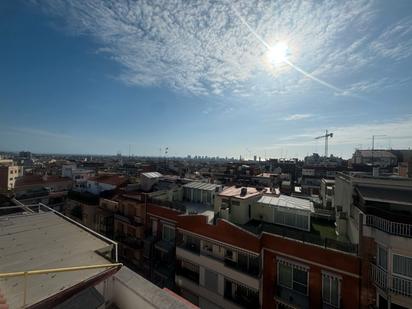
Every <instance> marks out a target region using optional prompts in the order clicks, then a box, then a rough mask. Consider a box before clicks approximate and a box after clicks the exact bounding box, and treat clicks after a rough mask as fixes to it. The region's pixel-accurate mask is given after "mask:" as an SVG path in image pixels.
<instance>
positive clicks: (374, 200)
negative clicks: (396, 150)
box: [335, 173, 412, 309]
mask: <svg viewBox="0 0 412 309" xmlns="http://www.w3.org/2000/svg"><path fill="white" fill-rule="evenodd" d="M335 205H336V207H337V210H338V211H339V217H340V218H341V219H340V220H339V221H338V228H339V231H340V232H341V233H345V235H346V236H347V237H348V238H349V239H351V241H352V242H354V243H358V244H359V247H360V253H361V257H362V259H363V261H364V265H363V268H365V271H368V272H369V273H370V278H369V280H370V283H371V284H372V285H373V286H374V288H375V290H374V291H372V293H371V295H370V297H371V300H372V302H373V303H374V304H375V306H377V307H378V308H385V309H386V308H398V309H400V308H411V307H412V210H411V209H412V208H411V207H412V179H408V178H401V177H373V176H370V175H366V174H359V173H358V174H353V175H347V174H339V175H338V176H337V177H336V186H335Z"/></svg>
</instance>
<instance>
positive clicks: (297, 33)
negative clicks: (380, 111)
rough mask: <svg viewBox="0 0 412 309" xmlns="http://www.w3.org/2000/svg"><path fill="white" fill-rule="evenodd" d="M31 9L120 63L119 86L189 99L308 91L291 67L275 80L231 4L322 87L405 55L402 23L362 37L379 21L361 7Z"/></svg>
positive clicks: (407, 44)
mask: <svg viewBox="0 0 412 309" xmlns="http://www.w3.org/2000/svg"><path fill="white" fill-rule="evenodd" d="M38 3H39V5H40V6H42V7H43V8H44V10H45V11H46V12H48V13H50V14H52V15H56V16H60V17H62V18H64V19H65V20H66V21H67V24H68V27H69V29H70V30H71V31H72V32H73V33H75V34H86V35H90V36H92V37H93V38H94V39H95V40H96V41H97V42H98V43H99V44H100V45H101V48H100V49H99V50H98V51H97V52H98V53H106V54H108V55H109V56H110V57H111V58H113V59H114V60H115V61H117V62H118V63H120V64H121V65H122V67H123V70H122V73H121V76H119V78H120V80H122V81H124V82H125V83H127V84H129V85H140V86H149V85H156V86H157V85H167V86H168V87H170V88H173V89H177V90H184V91H187V92H189V93H194V94H217V95H219V94H222V93H224V92H226V91H230V92H232V93H235V94H237V95H240V96H248V95H250V94H251V93H253V94H265V95H283V94H287V93H290V92H293V93H295V92H304V91H305V90H307V89H309V88H310V87H313V85H316V84H314V82H313V81H310V80H308V79H307V78H305V77H304V76H302V75H301V74H300V73H298V72H296V71H293V70H291V69H289V70H286V71H285V72H282V73H278V72H277V71H276V70H275V71H274V70H273V68H271V67H269V66H268V64H266V63H265V48H264V47H263V46H262V45H261V43H260V42H258V41H257V40H256V38H255V37H254V36H253V35H252V34H251V33H250V31H249V30H248V29H247V28H246V27H244V25H242V23H241V22H240V20H239V19H238V17H236V14H235V13H234V10H233V6H235V7H236V10H238V11H239V13H240V14H241V15H242V16H243V17H244V18H245V19H246V20H247V22H248V23H250V25H251V26H252V27H253V28H254V29H255V30H256V32H257V33H259V35H261V36H262V37H263V38H264V40H265V41H267V42H269V43H271V44H273V43H274V42H276V41H277V40H285V41H287V42H288V44H289V46H290V48H291V50H292V56H291V57H292V59H291V60H292V61H293V62H295V63H296V64H298V65H299V66H300V67H302V68H304V69H305V70H307V71H309V72H312V73H314V74H315V75H316V76H318V77H320V78H322V79H323V80H327V81H329V79H331V78H334V77H336V76H340V77H342V76H352V75H353V72H354V71H356V70H360V69H362V68H364V67H365V66H367V65H370V64H371V63H376V62H378V60H379V59H381V58H391V59H397V60H402V59H405V58H407V57H409V56H410V54H411V50H412V48H411V42H412V35H411V33H410V29H411V28H410V24H411V22H410V21H409V20H408V19H405V20H400V21H399V22H398V23H396V24H394V25H388V26H387V28H386V29H384V30H383V31H382V33H379V34H378V35H377V36H372V35H371V33H370V29H371V28H373V22H374V21H376V20H379V13H377V12H376V11H375V10H374V9H373V3H371V2H369V1H358V0H354V1H324V2H317V1H314V2H309V1H293V2H289V1H284V2H281V1H257V0H256V1H240V2H237V3H234V2H231V1H227V2H219V1H217V2H209V1H183V0H175V1H165V2H164V3H162V4H160V3H159V2H156V1H152V0H141V1H136V2H132V1H113V2H104V1H100V0H89V1H85V0H67V1H63V0H50V1H47V2H46V1H38ZM383 13H384V12H382V13H380V14H383ZM354 29H355V30H356V31H354ZM262 79H264V80H265V82H262ZM355 82H359V83H362V82H368V81H355ZM252 85H257V86H256V87H255V88H252ZM316 86H318V85H316ZM339 86H340V88H344V87H342V86H345V85H339Z"/></svg>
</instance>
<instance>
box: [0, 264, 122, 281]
mask: <svg viewBox="0 0 412 309" xmlns="http://www.w3.org/2000/svg"><path fill="white" fill-rule="evenodd" d="M118 266H123V264H122V263H109V264H96V265H86V266H72V267H61V268H47V269H36V270H27V271H16V272H9V273H0V278H10V277H21V276H30V275H44V274H49V273H61V272H66V271H77V270H86V269H97V268H108V267H118Z"/></svg>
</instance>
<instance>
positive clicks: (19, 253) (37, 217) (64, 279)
mask: <svg viewBox="0 0 412 309" xmlns="http://www.w3.org/2000/svg"><path fill="white" fill-rule="evenodd" d="M109 246H110V244H109V243H107V242H105V241H103V240H101V239H99V238H97V237H95V236H93V235H92V234H91V233H89V232H87V231H86V230H84V229H83V228H81V227H80V226H77V225H75V224H73V223H70V222H69V221H66V220H65V219H63V218H62V217H60V216H58V215H56V214H54V213H53V212H43V213H25V214H17V215H8V216H1V217H0V252H2V254H1V255H0V273H6V272H18V271H29V270H39V269H49V268H62V267H73V266H86V265H96V264H108V263H110V262H109V261H108V260H107V259H105V258H104V257H102V256H101V255H99V254H98V253H96V250H99V249H103V250H104V249H105V248H108V247H109ZM103 271H104V269H91V270H81V271H72V272H60V273H49V274H45V275H33V276H30V277H29V278H28V283H27V284H28V285H27V287H28V288H27V291H28V294H27V305H32V304H36V303H37V302H39V301H41V300H43V299H46V298H48V297H50V296H52V295H55V294H57V293H59V292H61V291H62V290H64V289H67V288H69V287H71V286H74V285H76V284H78V283H80V282H83V281H84V280H87V279H89V278H91V277H93V276H95V275H98V274H99V273H101V272H103ZM23 284H24V280H23V277H11V278H8V279H7V280H6V281H5V280H0V288H1V289H2V291H3V292H4V293H5V294H6V295H7V300H8V304H9V305H10V308H20V307H21V306H22V302H23V290H24V288H23Z"/></svg>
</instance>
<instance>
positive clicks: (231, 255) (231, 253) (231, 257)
mask: <svg viewBox="0 0 412 309" xmlns="http://www.w3.org/2000/svg"><path fill="white" fill-rule="evenodd" d="M225 258H226V259H229V260H233V259H234V256H233V251H232V250H229V249H226V253H225Z"/></svg>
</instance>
